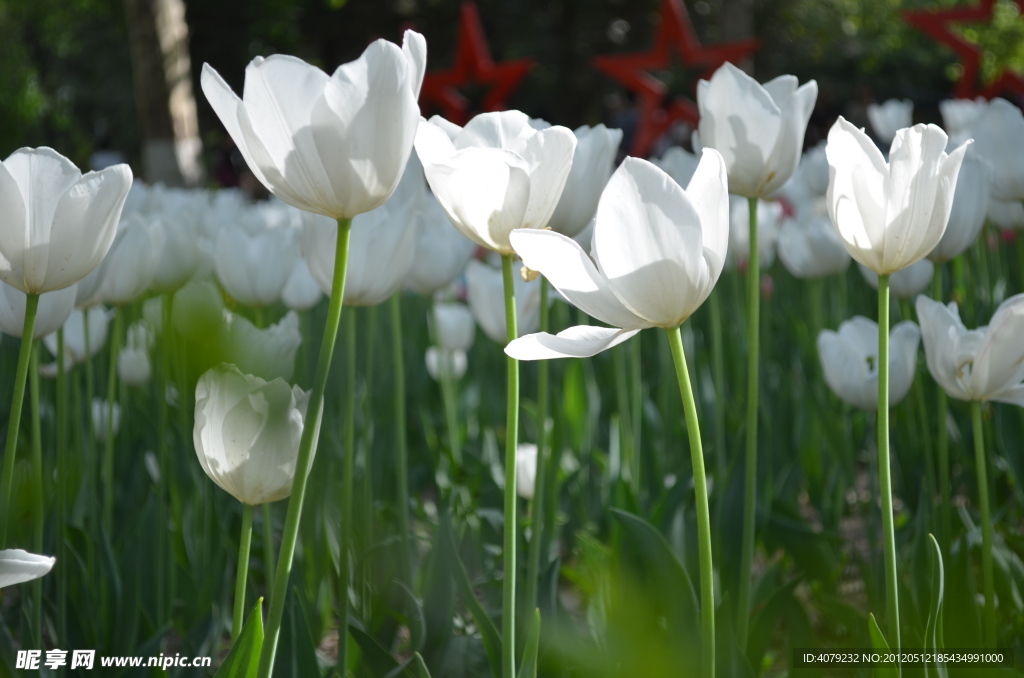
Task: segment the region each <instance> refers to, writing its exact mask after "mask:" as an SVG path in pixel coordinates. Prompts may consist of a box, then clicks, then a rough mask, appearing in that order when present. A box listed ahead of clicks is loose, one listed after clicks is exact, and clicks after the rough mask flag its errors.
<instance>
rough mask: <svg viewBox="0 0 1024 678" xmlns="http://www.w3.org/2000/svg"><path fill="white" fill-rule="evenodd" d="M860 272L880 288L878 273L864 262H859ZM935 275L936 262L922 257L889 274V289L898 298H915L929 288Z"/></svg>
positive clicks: (865, 278) (876, 287)
mask: <svg viewBox="0 0 1024 678" xmlns="http://www.w3.org/2000/svg"><path fill="white" fill-rule="evenodd" d="M857 268H859V269H860V274H861V275H862V276H863V277H864V280H866V281H867V283H868V284H869V285H871V287H873V288H874V289H876V290H877V289H878V274H876V273H875V272H874V271H872V270H871V269H870V268H868V267H867V266H865V265H864V264H857ZM934 276H935V264H933V263H932V262H931V261H930V260H928V259H922V260H921V261H918V262H915V263H913V264H911V265H910V266H907V267H906V268H904V269H901V270H899V271H896V272H895V273H893V274H892V275H890V276H889V291H890V292H891V293H892V296H894V297H896V298H897V299H913V298H914V297H916V296H917V295H919V294H921V292H924V291H925V290H926V289H928V286H929V285H931V284H932V278H933V277H934Z"/></svg>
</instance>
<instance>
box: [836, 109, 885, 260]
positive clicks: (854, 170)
mask: <svg viewBox="0 0 1024 678" xmlns="http://www.w3.org/2000/svg"><path fill="white" fill-rule="evenodd" d="M825 154H826V156H827V157H828V163H829V167H830V170H829V171H830V173H831V175H832V178H831V180H830V181H829V186H828V210H829V216H830V217H832V223H834V224H835V226H836V229H837V230H838V231H839V237H840V238H842V240H843V243H844V245H845V246H846V250H847V251H848V252H849V253H850V255H851V256H852V257H853V258H854V259H856V260H857V261H859V262H860V263H862V264H864V265H865V266H867V267H868V268H870V269H871V270H873V271H875V272H876V273H877V272H879V271H880V270H881V268H882V254H883V252H882V251H881V243H882V239H883V237H884V234H885V192H884V191H885V185H884V181H885V177H886V176H887V174H888V168H887V167H886V164H885V160H884V158H882V154H881V152H880V151H879V150H878V148H877V147H876V146H875V144H874V143H873V142H872V141H871V139H869V138H868V136H867V135H866V134H865V133H864V131H863V130H860V129H857V128H856V127H854V126H853V125H851V124H850V123H849V122H847V121H846V120H845V119H844V118H842V117H841V116H840V118H839V120H837V121H836V123H835V124H834V125H833V126H832V129H831V130H829V133H828V145H827V146H826V147H825ZM883 272H884V271H883Z"/></svg>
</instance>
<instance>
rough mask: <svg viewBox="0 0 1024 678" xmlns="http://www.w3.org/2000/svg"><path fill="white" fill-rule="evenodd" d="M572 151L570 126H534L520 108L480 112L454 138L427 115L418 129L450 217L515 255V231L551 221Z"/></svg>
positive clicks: (478, 238)
mask: <svg viewBox="0 0 1024 678" xmlns="http://www.w3.org/2000/svg"><path fill="white" fill-rule="evenodd" d="M575 148H576V137H575V136H574V135H573V133H572V132H570V131H569V130H568V129H566V128H564V127H549V128H547V129H542V130H536V129H534V128H533V127H532V126H531V125H530V119H529V118H528V117H527V116H526V115H525V114H524V113H521V112H519V111H503V112H501V113H483V114H481V115H478V116H476V117H475V118H473V119H472V120H471V121H470V122H469V124H468V125H466V126H465V127H464V128H462V130H461V131H460V132H459V133H458V135H457V136H456V137H455V139H454V140H452V139H451V138H450V137H449V136H448V133H447V132H446V131H445V130H443V129H442V128H441V127H439V126H436V125H434V124H431V123H429V122H427V121H425V120H424V121H422V122H421V123H420V126H419V130H418V132H417V134H416V152H417V153H418V154H419V157H420V160H422V161H423V166H424V171H425V173H426V175H427V181H428V182H429V183H430V188H431V189H432V190H433V192H434V195H435V196H437V200H438V202H439V203H440V204H441V207H442V208H443V209H444V211H445V213H446V214H447V215H448V219H449V220H451V222H452V224H454V225H455V227H456V228H457V229H459V231H460V232H461V233H462V234H463V235H465V236H466V237H467V238H469V239H470V240H472V241H473V242H475V243H477V244H478V245H480V246H482V247H486V248H488V249H491V250H495V251H496V252H499V253H501V254H511V253H512V246H511V245H510V244H509V240H508V237H509V233H511V232H512V230H513V229H517V228H533V229H542V228H545V227H546V226H547V225H548V222H549V220H550V219H551V215H552V214H553V213H554V211H555V207H556V205H557V204H558V200H559V197H560V196H561V194H562V189H563V187H564V186H565V182H566V180H567V179H568V176H569V170H570V168H571V166H572V158H573V153H574V151H575Z"/></svg>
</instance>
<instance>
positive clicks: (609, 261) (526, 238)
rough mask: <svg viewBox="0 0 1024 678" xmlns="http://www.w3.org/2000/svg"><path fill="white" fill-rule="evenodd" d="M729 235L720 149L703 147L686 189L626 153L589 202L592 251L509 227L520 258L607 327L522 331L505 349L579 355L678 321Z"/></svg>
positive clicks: (531, 356)
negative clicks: (593, 214)
mask: <svg viewBox="0 0 1024 678" xmlns="http://www.w3.org/2000/svg"><path fill="white" fill-rule="evenodd" d="M728 242H729V201H728V186H727V177H726V173H725V162H724V161H723V159H722V156H721V154H720V153H718V151H715V150H714V149H705V150H704V152H703V155H702V157H701V162H700V165H699V166H698V168H697V171H696V173H695V174H694V175H693V179H691V180H690V184H689V185H688V186H687V188H686V190H685V191H684V190H683V189H682V188H680V187H679V185H678V184H676V183H675V181H673V180H672V178H671V177H670V176H669V175H667V174H666V173H665V172H663V171H662V170H660V169H658V168H657V167H656V166H654V165H652V164H651V163H649V162H647V161H646V160H640V159H638V158H626V160H625V161H624V162H623V163H622V165H620V166H619V169H618V170H616V171H615V174H613V175H612V178H611V179H610V180H609V182H608V186H607V187H606V188H605V190H604V194H603V195H602V196H601V202H600V204H599V205H598V208H597V218H596V224H595V227H594V244H593V249H592V254H591V256H592V257H593V258H591V256H588V255H587V253H586V252H584V250H583V248H581V247H580V246H579V244H577V243H576V242H575V241H573V240H572V239H570V238H566V237H565V236H563V235H561V234H560V233H554V232H552V231H526V230H523V231H516V232H515V233H513V234H512V243H513V245H514V246H515V248H516V251H517V252H519V254H520V255H521V256H522V257H523V263H525V264H526V266H528V267H529V268H530V269H532V270H535V271H539V272H540V273H542V274H543V275H544V276H545V277H546V278H547V279H548V280H549V281H550V282H551V284H552V285H553V286H554V287H555V288H556V289H557V290H558V291H559V292H561V294H562V295H563V296H564V297H565V298H566V299H567V300H568V301H569V302H570V303H572V304H573V305H575V306H576V307H577V308H579V309H580V310H582V311H584V312H585V313H587V314H589V315H591V316H593V317H594V318H596V319H598V320H600V321H602V322H605V323H607V324H609V325H611V326H612V327H610V328H608V327H593V326H589V325H585V326H579V327H571V328H569V329H567V330H565V331H563V332H561V333H559V334H558V335H557V336H552V335H550V334H547V333H540V334H534V335H530V336H525V337H521V338H519V339H517V340H515V341H513V342H512V343H511V344H509V345H508V347H507V348H506V349H505V352H506V353H507V354H508V355H509V356H511V357H513V358H516V359H519V360H540V359H547V358H558V357H587V356H591V355H594V354H595V353H599V352H600V351H603V350H605V349H608V348H611V347H612V346H615V345H617V344H619V343H621V342H623V341H625V340H626V339H629V338H630V337H632V336H633V335H634V334H636V333H637V332H639V331H640V330H641V329H644V328H647V327H664V328H674V327H678V326H679V325H680V324H682V322H683V321H685V320H686V319H687V318H689V317H690V316H691V315H692V314H693V313H694V311H696V310H697V308H698V307H699V306H700V305H701V304H702V303H703V302H704V300H705V299H707V297H708V295H710V294H711V290H712V289H713V288H714V286H715V283H716V282H717V281H718V277H719V276H720V275H721V273H722V268H723V266H724V265H725V257H726V249H727V246H728Z"/></svg>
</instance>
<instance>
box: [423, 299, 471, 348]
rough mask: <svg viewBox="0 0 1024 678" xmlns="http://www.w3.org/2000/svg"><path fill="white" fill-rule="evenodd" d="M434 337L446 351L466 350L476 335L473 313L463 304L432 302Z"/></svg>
mask: <svg viewBox="0 0 1024 678" xmlns="http://www.w3.org/2000/svg"><path fill="white" fill-rule="evenodd" d="M433 321H434V322H433V328H434V337H435V341H436V342H437V345H438V346H440V347H441V348H443V349H445V350H448V351H455V350H462V351H468V350H469V349H470V348H472V346H473V339H474V338H475V337H476V323H475V322H474V321H473V313H472V311H470V310H469V309H468V308H466V306H465V305H464V304H440V303H439V304H434V313H433Z"/></svg>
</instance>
